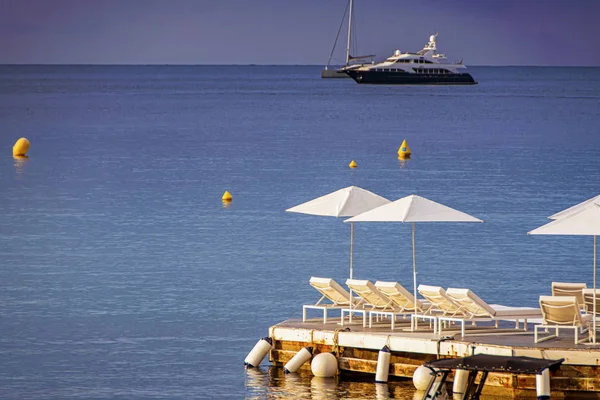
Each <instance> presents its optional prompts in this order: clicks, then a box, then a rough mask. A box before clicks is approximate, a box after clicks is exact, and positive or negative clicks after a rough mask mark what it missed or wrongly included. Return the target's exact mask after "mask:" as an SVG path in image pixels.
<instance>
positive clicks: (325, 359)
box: [310, 353, 338, 378]
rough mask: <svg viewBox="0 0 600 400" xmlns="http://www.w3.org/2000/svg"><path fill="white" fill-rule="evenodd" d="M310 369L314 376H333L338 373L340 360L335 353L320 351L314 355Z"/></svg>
mask: <svg viewBox="0 0 600 400" xmlns="http://www.w3.org/2000/svg"><path fill="white" fill-rule="evenodd" d="M310 369H311V371H312V373H313V375H314V376H317V377H319V378H331V377H334V376H335V375H336V374H337V370H338V361H337V358H335V356H334V355H333V353H319V354H317V355H316V356H314V357H313V360H312V362H311V363H310Z"/></svg>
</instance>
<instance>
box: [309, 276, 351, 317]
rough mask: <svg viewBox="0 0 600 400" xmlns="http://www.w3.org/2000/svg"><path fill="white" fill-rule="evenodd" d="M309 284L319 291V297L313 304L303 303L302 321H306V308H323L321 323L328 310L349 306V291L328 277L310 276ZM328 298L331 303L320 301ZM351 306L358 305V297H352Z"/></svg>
mask: <svg viewBox="0 0 600 400" xmlns="http://www.w3.org/2000/svg"><path fill="white" fill-rule="evenodd" d="M309 283H310V286H312V287H313V288H315V289H316V290H317V291H318V292H319V293H321V295H322V296H321V298H320V299H319V301H317V302H316V303H315V304H305V305H303V306H302V321H306V310H307V309H318V310H323V323H324V324H326V323H327V311H328V310H341V309H343V308H347V307H349V306H350V293H348V291H347V290H346V289H344V288H343V287H342V286H340V285H339V284H338V283H337V282H336V281H334V280H333V279H330V278H317V277H314V276H313V277H311V278H310V280H309ZM324 300H329V301H330V302H331V303H322V302H323V301H324ZM352 304H353V306H356V305H358V299H352Z"/></svg>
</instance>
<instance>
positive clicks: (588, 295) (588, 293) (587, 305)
mask: <svg viewBox="0 0 600 400" xmlns="http://www.w3.org/2000/svg"><path fill="white" fill-rule="evenodd" d="M583 304H584V310H585V313H586V314H594V289H583ZM596 314H600V289H596ZM596 321H597V320H596Z"/></svg>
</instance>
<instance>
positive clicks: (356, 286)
mask: <svg viewBox="0 0 600 400" xmlns="http://www.w3.org/2000/svg"><path fill="white" fill-rule="evenodd" d="M346 285H347V286H348V287H349V288H350V289H352V290H354V291H355V293H356V294H357V295H358V296H360V297H361V298H363V299H364V300H365V301H366V302H367V304H368V305H370V306H373V307H385V306H387V305H389V304H390V300H389V299H388V298H387V297H385V296H384V295H382V294H381V293H380V292H379V290H378V289H377V288H376V287H375V285H373V284H372V283H371V282H370V281H368V280H358V279H348V280H346Z"/></svg>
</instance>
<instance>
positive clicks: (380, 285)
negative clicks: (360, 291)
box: [369, 281, 431, 330]
mask: <svg viewBox="0 0 600 400" xmlns="http://www.w3.org/2000/svg"><path fill="white" fill-rule="evenodd" d="M375 287H376V288H377V289H378V290H379V292H380V293H381V294H382V295H384V296H385V297H387V298H388V299H389V300H390V301H391V306H392V309H391V310H372V311H370V312H369V327H371V326H372V319H373V315H383V316H387V317H390V319H391V325H392V326H391V328H392V330H393V329H394V324H395V321H396V317H397V316H400V315H401V316H403V317H404V316H409V315H411V314H415V298H414V296H413V295H412V294H411V293H410V292H409V291H408V290H406V289H405V288H404V286H402V285H400V284H399V283H398V282H384V281H377V282H375ZM430 306H431V304H430V303H428V302H424V301H422V300H419V299H417V309H416V313H419V312H420V313H423V312H424V311H425V310H427V309H428V308H429V307H430Z"/></svg>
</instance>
